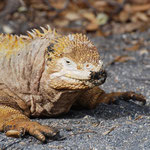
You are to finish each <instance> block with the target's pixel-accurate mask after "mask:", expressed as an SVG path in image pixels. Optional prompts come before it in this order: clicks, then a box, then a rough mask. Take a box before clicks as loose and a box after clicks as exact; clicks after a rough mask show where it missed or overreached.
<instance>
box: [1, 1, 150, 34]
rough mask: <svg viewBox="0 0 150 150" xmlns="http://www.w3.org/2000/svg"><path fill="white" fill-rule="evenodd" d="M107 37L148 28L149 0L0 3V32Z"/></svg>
mask: <svg viewBox="0 0 150 150" xmlns="http://www.w3.org/2000/svg"><path fill="white" fill-rule="evenodd" d="M47 24H49V25H50V26H51V27H53V28H56V29H57V30H60V31H61V32H64V33H66V32H83V33H91V34H93V35H95V36H108V35H111V34H120V33H126V32H134V31H137V30H139V31H144V30H146V29H147V28H149V27H150V0H1V1H0V32H4V33H16V34H24V33H26V31H27V30H30V29H31V28H38V27H39V26H46V25H47Z"/></svg>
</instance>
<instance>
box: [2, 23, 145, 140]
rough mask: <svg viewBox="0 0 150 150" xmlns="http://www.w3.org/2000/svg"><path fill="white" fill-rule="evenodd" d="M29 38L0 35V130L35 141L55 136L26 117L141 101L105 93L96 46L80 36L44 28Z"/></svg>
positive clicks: (129, 94) (137, 97)
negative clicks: (122, 101) (26, 136)
mask: <svg viewBox="0 0 150 150" xmlns="http://www.w3.org/2000/svg"><path fill="white" fill-rule="evenodd" d="M41 29H42V31H40V30H37V29H34V30H32V32H28V35H20V36H17V35H10V34H1V35H0V131H1V132H5V134H6V135H7V136H11V137H21V136H23V135H24V134H25V133H28V134H30V135H32V136H34V137H36V138H37V139H39V140H40V141H45V140H46V137H56V136H57V135H58V134H59V132H58V131H57V130H56V129H54V128H52V127H49V126H46V125H41V124H39V123H38V122H34V121H31V120H30V119H29V117H42V116H47V117H55V116H58V115H60V114H64V113H67V112H68V111H69V110H70V108H71V107H72V106H73V107H76V108H87V109H93V108H95V107H96V106H97V105H98V104H100V103H110V102H115V101H116V100H117V99H123V100H126V101H128V100H130V99H132V100H136V101H140V102H142V103H143V104H145V103H146V100H145V98H144V96H142V95H141V94H136V93H134V92H113V93H105V92H104V91H103V90H102V89H100V88H99V85H101V84H103V83H104V82H105V80H106V77H107V73H106V71H105V70H104V67H103V62H102V60H101V58H100V55H99V53H98V50H97V48H96V47H95V46H94V45H93V43H92V42H91V41H90V40H89V39H88V38H87V36H85V35H83V34H78V33H77V34H69V35H61V34H58V33H57V32H56V31H55V30H52V29H51V28H50V27H49V26H48V27H47V28H43V27H41Z"/></svg>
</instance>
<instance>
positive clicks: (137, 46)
mask: <svg viewBox="0 0 150 150" xmlns="http://www.w3.org/2000/svg"><path fill="white" fill-rule="evenodd" d="M140 46H141V44H140V43H136V44H135V45H132V46H130V47H126V48H125V50H127V51H137V50H139V48H140Z"/></svg>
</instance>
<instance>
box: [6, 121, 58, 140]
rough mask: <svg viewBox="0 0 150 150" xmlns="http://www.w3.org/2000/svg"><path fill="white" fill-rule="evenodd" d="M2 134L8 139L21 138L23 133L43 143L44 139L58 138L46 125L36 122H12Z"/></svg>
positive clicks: (55, 132) (55, 131)
mask: <svg viewBox="0 0 150 150" xmlns="http://www.w3.org/2000/svg"><path fill="white" fill-rule="evenodd" d="M4 132H5V134H6V136H9V137H17V138H18V137H22V136H23V135H24V134H25V133H28V134H30V135H32V136H34V137H35V138H37V139H38V140H40V141H42V142H44V141H46V137H48V138H53V139H56V138H57V137H58V136H59V132H58V131H57V130H56V129H53V128H51V127H49V126H46V125H40V124H39V123H37V122H32V121H23V120H22V121H20V122H18V121H15V122H14V121H13V122H10V123H9V124H8V125H6V126H5V128H4Z"/></svg>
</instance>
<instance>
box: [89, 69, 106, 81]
mask: <svg viewBox="0 0 150 150" xmlns="http://www.w3.org/2000/svg"><path fill="white" fill-rule="evenodd" d="M101 78H104V79H106V78H107V72H106V71H105V70H100V71H99V72H93V71H91V79H94V80H99V79H101Z"/></svg>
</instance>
